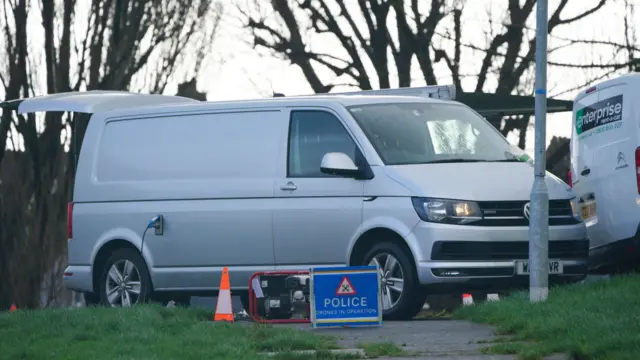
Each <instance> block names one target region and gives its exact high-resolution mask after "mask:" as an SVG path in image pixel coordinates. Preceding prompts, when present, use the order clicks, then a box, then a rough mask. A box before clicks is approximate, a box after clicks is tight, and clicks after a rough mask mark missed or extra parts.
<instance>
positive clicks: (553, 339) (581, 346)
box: [453, 275, 640, 360]
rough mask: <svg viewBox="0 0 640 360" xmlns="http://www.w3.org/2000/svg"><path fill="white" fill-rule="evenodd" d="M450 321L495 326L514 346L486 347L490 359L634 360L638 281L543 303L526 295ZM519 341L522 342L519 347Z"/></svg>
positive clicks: (563, 294) (560, 294) (563, 293)
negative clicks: (566, 358) (508, 355)
mask: <svg viewBox="0 0 640 360" xmlns="http://www.w3.org/2000/svg"><path fill="white" fill-rule="evenodd" d="M453 317H454V318H456V319H467V320H471V321H475V322H481V323H487V324H492V325H495V326H497V328H498V332H499V333H500V334H511V335H513V340H514V341H519V342H500V343H497V344H494V345H492V346H490V347H489V348H488V349H487V351H488V352H493V353H512V354H518V355H519V357H520V358H522V359H539V358H541V357H543V356H546V355H550V354H552V353H565V354H570V355H571V356H573V358H575V359H616V360H625V359H634V360H637V359H640V275H629V276H619V277H614V278H613V279H612V280H611V281H598V282H594V283H589V284H575V285H571V286H565V287H555V288H552V289H550V291H549V298H548V299H547V301H546V302H544V303H537V304H532V303H530V302H529V299H528V293H527V292H521V293H517V294H514V295H513V296H511V297H508V298H506V299H504V300H501V301H490V302H485V303H482V304H479V305H475V306H469V307H464V308H461V309H459V310H458V311H456V312H455V313H454V314H453ZM522 340H526V341H524V342H522Z"/></svg>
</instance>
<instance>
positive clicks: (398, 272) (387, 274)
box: [369, 253, 405, 310]
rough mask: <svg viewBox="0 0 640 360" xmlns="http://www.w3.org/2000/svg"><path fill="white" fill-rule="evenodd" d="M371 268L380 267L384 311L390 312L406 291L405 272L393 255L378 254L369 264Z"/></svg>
mask: <svg viewBox="0 0 640 360" xmlns="http://www.w3.org/2000/svg"><path fill="white" fill-rule="evenodd" d="M369 265H371V266H375V265H377V266H378V271H379V273H380V283H381V286H380V287H381V290H382V309H383V310H388V309H391V308H393V307H394V306H396V305H397V304H398V302H399V301H400V298H401V297H402V294H403V291H404V279H405V277H404V272H403V271H402V267H401V266H400V263H399V262H398V259H396V258H395V257H394V256H393V255H391V254H388V253H381V254H377V255H376V256H374V257H373V259H371V261H370V262H369Z"/></svg>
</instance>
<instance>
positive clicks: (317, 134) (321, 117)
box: [287, 110, 357, 177]
mask: <svg viewBox="0 0 640 360" xmlns="http://www.w3.org/2000/svg"><path fill="white" fill-rule="evenodd" d="M356 149H357V147H356V144H355V142H354V141H353V139H352V138H351V135H349V133H348V132H347V130H346V129H345V127H344V126H343V125H342V123H341V122H340V120H339V119H338V118H336V117H335V116H334V115H332V114H331V113H329V112H326V111H319V110H300V111H292V112H291V123H290V128H289V155H288V161H287V166H288V169H287V175H288V177H328V176H330V175H327V174H323V173H322V172H320V164H321V163H322V158H323V157H324V155H325V154H326V153H329V152H342V153H345V154H347V155H348V156H349V157H350V158H351V160H353V161H354V162H355V161H356Z"/></svg>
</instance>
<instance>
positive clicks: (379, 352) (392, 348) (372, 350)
mask: <svg viewBox="0 0 640 360" xmlns="http://www.w3.org/2000/svg"><path fill="white" fill-rule="evenodd" d="M358 347H359V348H361V349H362V350H364V353H365V354H366V355H367V357H380V356H400V355H405V353H404V351H403V350H402V349H401V348H399V347H398V346H397V345H396V344H394V343H392V342H384V343H363V344H359V345H358Z"/></svg>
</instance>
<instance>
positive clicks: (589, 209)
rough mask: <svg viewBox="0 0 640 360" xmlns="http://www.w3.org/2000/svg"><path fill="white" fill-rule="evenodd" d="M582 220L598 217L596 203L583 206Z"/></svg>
mask: <svg viewBox="0 0 640 360" xmlns="http://www.w3.org/2000/svg"><path fill="white" fill-rule="evenodd" d="M581 211H582V219H583V220H587V219H590V218H592V217H595V216H596V202H595V201H592V202H589V203H586V204H584V205H582V208H581Z"/></svg>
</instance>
